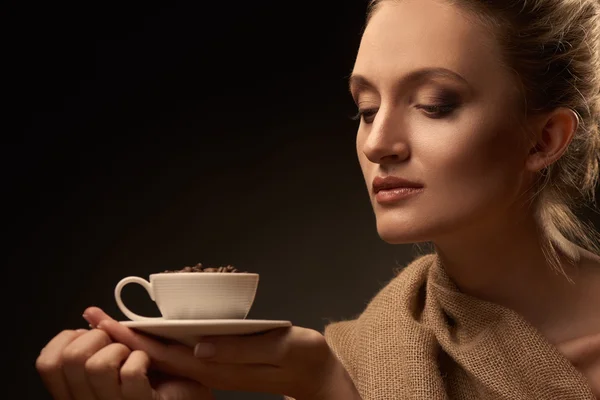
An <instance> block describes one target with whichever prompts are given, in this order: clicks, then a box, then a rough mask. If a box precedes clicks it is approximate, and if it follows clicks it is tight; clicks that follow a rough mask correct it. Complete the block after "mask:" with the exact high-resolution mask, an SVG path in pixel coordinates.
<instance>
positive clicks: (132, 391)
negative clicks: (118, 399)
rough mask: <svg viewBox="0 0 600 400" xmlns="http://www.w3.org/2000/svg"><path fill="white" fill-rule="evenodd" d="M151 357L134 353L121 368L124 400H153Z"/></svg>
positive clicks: (136, 351)
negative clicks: (149, 372)
mask: <svg viewBox="0 0 600 400" xmlns="http://www.w3.org/2000/svg"><path fill="white" fill-rule="evenodd" d="M148 368H150V357H148V355H147V354H146V353H144V352H143V351H139V350H135V351H133V352H132V353H131V354H130V355H129V357H128V358H127V360H126V361H125V364H123V367H121V371H120V376H121V394H122V397H123V399H124V400H150V399H153V398H154V397H153V395H152V392H153V389H152V386H150V381H149V380H148Z"/></svg>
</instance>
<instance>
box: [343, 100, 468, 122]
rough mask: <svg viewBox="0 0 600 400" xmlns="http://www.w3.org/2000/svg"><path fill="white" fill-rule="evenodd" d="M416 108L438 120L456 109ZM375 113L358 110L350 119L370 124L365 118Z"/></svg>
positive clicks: (446, 106) (434, 105)
mask: <svg viewBox="0 0 600 400" xmlns="http://www.w3.org/2000/svg"><path fill="white" fill-rule="evenodd" d="M417 108H421V109H423V110H426V111H428V112H427V114H429V116H430V118H433V119H439V118H443V117H445V116H446V115H448V114H450V113H451V112H452V111H454V109H455V108H456V105H455V104H439V105H438V104H432V105H421V106H418V107H417ZM376 113H377V109H376V108H369V109H366V110H358V113H357V114H356V115H355V116H353V117H351V119H352V120H353V121H359V120H361V119H362V120H363V122H365V123H371V122H372V121H366V119H365V118H368V117H369V116H371V115H375V114H376Z"/></svg>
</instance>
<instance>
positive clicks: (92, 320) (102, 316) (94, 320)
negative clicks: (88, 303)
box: [83, 307, 114, 328]
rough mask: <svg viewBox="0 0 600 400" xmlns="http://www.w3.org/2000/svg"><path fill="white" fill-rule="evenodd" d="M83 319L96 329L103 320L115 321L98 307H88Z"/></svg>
mask: <svg viewBox="0 0 600 400" xmlns="http://www.w3.org/2000/svg"><path fill="white" fill-rule="evenodd" d="M83 318H84V319H85V320H86V321H87V322H88V323H89V324H90V325H91V326H93V327H94V328H96V327H98V324H100V322H101V321H103V320H109V321H114V319H113V318H111V317H110V316H109V315H108V314H106V313H105V312H104V311H102V309H100V308H98V307H88V308H86V309H85V311H84V312H83Z"/></svg>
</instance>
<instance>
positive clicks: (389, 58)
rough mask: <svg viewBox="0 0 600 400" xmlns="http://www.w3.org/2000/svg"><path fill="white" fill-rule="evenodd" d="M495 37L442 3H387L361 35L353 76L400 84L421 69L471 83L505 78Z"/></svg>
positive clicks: (428, 0) (430, 0)
mask: <svg viewBox="0 0 600 400" xmlns="http://www.w3.org/2000/svg"><path fill="white" fill-rule="evenodd" d="M499 60H500V52H499V47H498V46H497V44H496V43H495V40H494V38H493V36H492V35H491V34H490V33H489V32H488V31H486V30H485V29H484V28H483V27H482V26H481V25H479V24H476V23H475V22H474V19H472V18H469V16H468V14H466V13H465V12H464V11H462V10H460V9H459V8H457V7H456V6H453V5H450V4H448V3H446V2H444V1H443V0H402V1H390V0H388V1H384V2H382V3H381V4H380V6H379V8H378V9H377V11H376V12H375V14H374V15H373V16H372V18H371V20H370V22H369V24H368V25H367V27H366V29H365V32H364V34H363V37H362V40H361V45H360V48H359V51H358V56H357V59H356V63H355V66H354V72H355V73H359V74H364V75H367V76H369V77H370V78H372V79H375V78H385V77H387V76H389V77H390V78H392V77H393V78H396V77H397V76H398V75H399V74H403V73H404V72H408V71H410V70H413V69H417V68H422V67H444V68H448V69H451V70H453V71H455V72H457V73H459V74H460V75H462V76H464V77H465V78H467V79H468V80H470V81H485V80H486V79H488V80H489V78H490V77H491V76H496V77H497V75H498V74H499V73H501V72H502V71H501V70H500V63H499Z"/></svg>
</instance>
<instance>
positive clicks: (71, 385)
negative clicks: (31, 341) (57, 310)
mask: <svg viewBox="0 0 600 400" xmlns="http://www.w3.org/2000/svg"><path fill="white" fill-rule="evenodd" d="M149 366H150V358H149V357H148V355H147V354H146V353H145V352H143V351H139V350H135V351H131V350H130V348H129V347H127V346H125V345H124V344H121V343H114V342H113V341H112V340H111V339H110V336H109V335H108V334H107V333H106V332H104V331H102V330H99V329H92V330H87V329H79V330H77V331H73V330H65V331H62V332H61V333H59V334H58V335H56V336H55V337H54V338H53V339H52V340H50V342H49V343H48V344H47V345H46V347H44V348H43V349H42V352H41V353H40V355H39V357H38V358H37V361H36V368H37V370H38V372H39V374H40V375H41V377H42V380H43V381H44V384H45V385H46V388H47V389H48V391H49V392H50V394H51V395H52V397H53V398H54V399H55V400H169V399H173V400H174V399H177V400H186V399H189V400H192V399H194V400H213V399H214V397H213V396H212V394H211V392H210V389H208V388H206V387H203V386H202V385H200V384H199V383H197V382H194V381H190V380H183V379H180V378H177V379H175V378H166V379H162V380H161V381H160V382H151V380H150V379H149V378H148V368H149ZM151 383H155V385H154V388H153V385H151Z"/></svg>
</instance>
